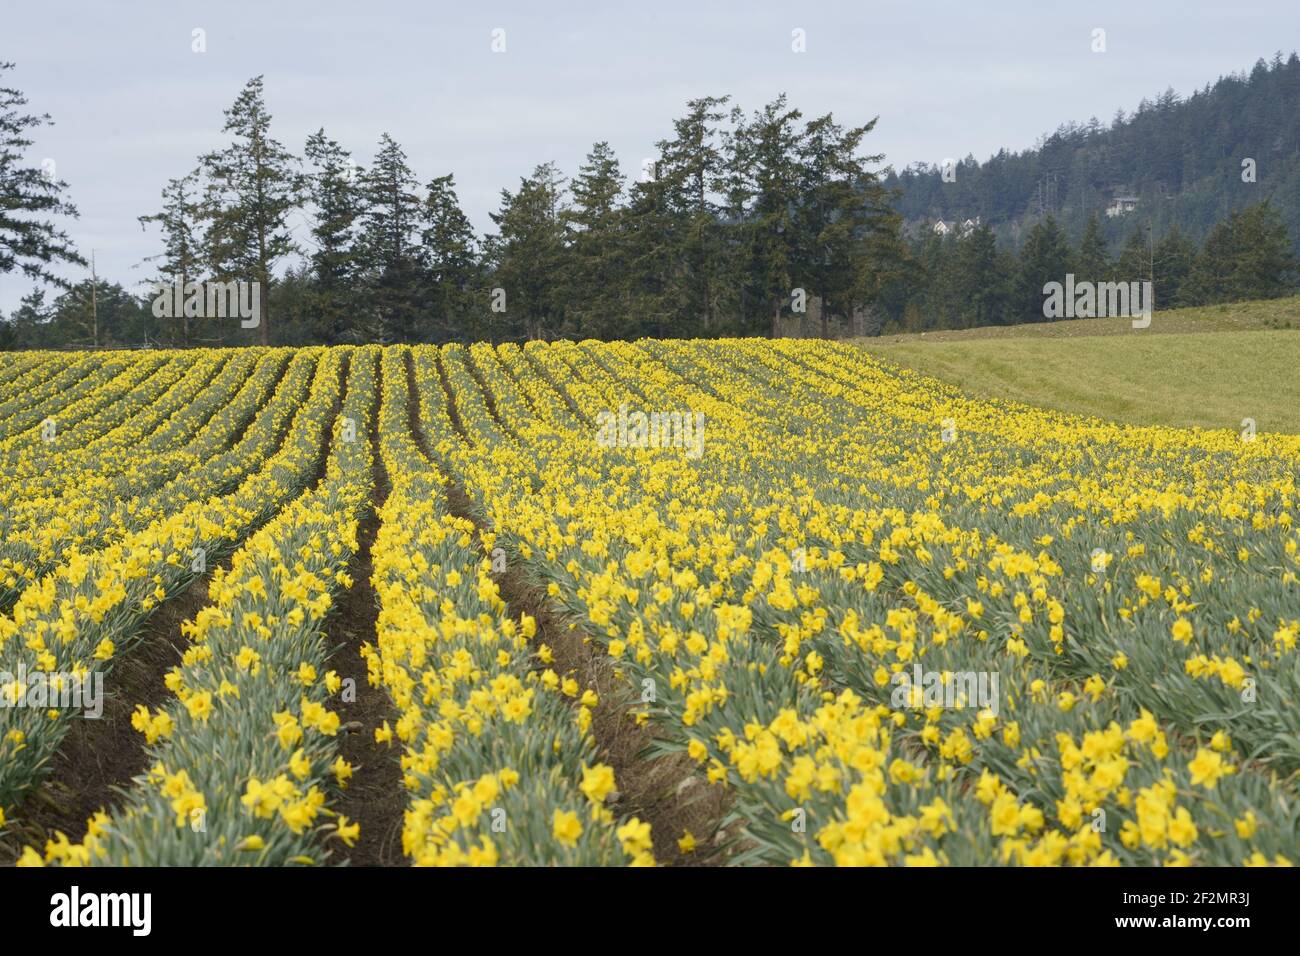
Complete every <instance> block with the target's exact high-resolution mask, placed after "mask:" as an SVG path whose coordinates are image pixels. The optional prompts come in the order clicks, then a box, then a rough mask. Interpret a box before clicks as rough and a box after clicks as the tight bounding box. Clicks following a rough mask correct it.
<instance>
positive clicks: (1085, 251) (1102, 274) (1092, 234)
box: [1074, 213, 1111, 282]
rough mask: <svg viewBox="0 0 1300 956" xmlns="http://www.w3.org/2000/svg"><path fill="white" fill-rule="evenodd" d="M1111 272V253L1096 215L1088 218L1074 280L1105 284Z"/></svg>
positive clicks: (1075, 267) (1080, 241)
mask: <svg viewBox="0 0 1300 956" xmlns="http://www.w3.org/2000/svg"><path fill="white" fill-rule="evenodd" d="M1110 270H1111V263H1110V251H1109V250H1108V249H1107V248H1106V237H1105V236H1103V235H1102V232H1101V223H1100V222H1099V221H1098V219H1097V216H1096V214H1095V213H1094V214H1093V215H1091V216H1089V217H1088V224H1087V225H1086V226H1085V227H1084V230H1083V238H1082V239H1080V240H1079V254H1078V257H1077V258H1076V260H1075V263H1074V278H1075V281H1076V282H1105V281H1106V280H1107V279H1108V278H1110Z"/></svg>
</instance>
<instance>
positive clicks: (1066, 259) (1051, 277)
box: [1012, 216, 1072, 322]
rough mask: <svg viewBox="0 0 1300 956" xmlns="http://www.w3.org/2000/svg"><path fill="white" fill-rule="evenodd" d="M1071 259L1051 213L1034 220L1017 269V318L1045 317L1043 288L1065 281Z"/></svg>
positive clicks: (1063, 235)
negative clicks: (1036, 220)
mask: <svg viewBox="0 0 1300 956" xmlns="http://www.w3.org/2000/svg"><path fill="white" fill-rule="evenodd" d="M1071 259H1072V256H1071V253H1070V247H1069V245H1068V243H1067V242H1066V241H1065V234H1064V233H1063V232H1062V231H1061V227H1060V226H1059V225H1057V223H1056V220H1055V219H1054V218H1053V217H1052V216H1048V217H1047V218H1046V219H1043V220H1042V221H1040V222H1036V223H1034V226H1033V228H1032V229H1030V230H1029V235H1028V237H1027V238H1026V239H1025V244H1024V246H1023V247H1022V248H1021V250H1020V262H1019V265H1018V267H1017V270H1016V278H1015V286H1014V291H1013V303H1012V307H1013V309H1014V310H1015V315H1016V316H1017V320H1016V321H1019V322H1042V321H1044V320H1045V316H1044V314H1043V305H1044V293H1043V287H1044V286H1045V285H1046V284H1047V283H1049V282H1061V283H1064V282H1065V276H1066V273H1068V272H1069V271H1070V263H1071Z"/></svg>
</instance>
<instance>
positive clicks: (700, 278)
mask: <svg viewBox="0 0 1300 956" xmlns="http://www.w3.org/2000/svg"><path fill="white" fill-rule="evenodd" d="M730 99H731V98H730V97H728V96H706V97H703V98H701V99H695V100H691V101H689V102H688V103H687V104H686V109H687V113H686V115H685V116H684V117H682V118H681V119H678V120H676V121H674V123H673V133H674V136H673V138H672V139H670V140H664V141H662V142H660V143H658V144H657V148H658V149H659V151H660V158H659V161H658V163H656V165H655V176H656V178H658V179H660V180H661V181H662V183H663V195H664V198H665V200H666V205H667V208H666V212H667V214H668V218H669V221H670V223H671V226H670V229H671V232H670V234H669V237H668V239H669V243H670V246H671V247H672V257H673V259H674V260H675V261H676V263H677V268H676V269H674V270H673V279H672V289H671V291H670V295H671V297H672V299H674V300H675V301H674V303H673V304H674V307H675V309H676V311H677V312H678V314H679V316H680V317H681V319H682V320H683V321H684V322H686V323H689V324H690V325H691V326H692V327H695V328H702V329H703V330H704V333H705V334H706V335H707V334H710V330H711V329H713V328H714V327H715V326H716V324H717V320H718V314H719V312H720V311H721V310H723V309H726V308H728V307H731V306H733V305H734V302H735V298H734V296H728V295H727V290H728V289H730V288H731V287H732V286H731V283H729V282H728V281H727V272H728V268H729V262H728V259H729V255H728V251H729V250H728V244H727V241H726V240H727V237H726V233H727V227H726V221H725V220H724V218H723V216H722V214H721V213H722V209H721V204H720V203H719V201H718V199H717V198H716V197H717V196H718V195H719V193H720V192H721V191H722V190H724V189H725V177H726V160H725V157H724V155H723V151H722V147H721V145H720V136H719V131H718V124H719V123H720V122H722V121H723V119H725V118H726V114H725V113H723V112H722V109H721V108H722V107H724V106H726V104H727V103H728V101H729V100H730Z"/></svg>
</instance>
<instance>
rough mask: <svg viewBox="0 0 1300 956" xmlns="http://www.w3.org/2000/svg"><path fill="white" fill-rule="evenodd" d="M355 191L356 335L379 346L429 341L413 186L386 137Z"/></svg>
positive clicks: (419, 211) (418, 205)
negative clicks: (359, 277)
mask: <svg viewBox="0 0 1300 956" xmlns="http://www.w3.org/2000/svg"><path fill="white" fill-rule="evenodd" d="M361 188H362V193H363V196H364V203H365V211H364V213H363V225H362V232H361V239H360V255H361V262H362V270H363V275H364V280H363V282H364V290H365V292H364V295H365V299H364V305H363V309H362V316H363V320H362V327H361V329H360V331H361V332H362V333H363V334H364V335H365V337H366V338H369V339H373V340H375V341H379V342H384V343H388V342H420V341H426V340H428V339H431V338H432V335H431V330H430V329H428V328H427V325H426V323H425V322H424V321H423V320H422V312H423V310H422V308H421V304H420V294H421V291H422V286H423V285H424V281H425V264H424V250H423V247H422V246H421V244H420V233H419V229H420V224H421V219H422V217H423V215H424V212H423V203H422V201H421V199H420V196H419V194H418V192H417V190H418V189H419V184H418V183H417V181H416V179H415V174H414V173H412V172H411V168H410V166H408V165H407V163H406V153H404V152H403V151H402V147H401V146H399V145H398V144H397V143H396V142H395V141H394V140H393V138H392V137H391V136H389V135H388V134H387V133H384V134H383V136H382V137H380V140H379V152H378V153H377V154H376V155H375V161H374V163H372V164H371V166H370V168H369V169H368V170H367V171H366V173H365V175H364V176H363V177H362V187H361Z"/></svg>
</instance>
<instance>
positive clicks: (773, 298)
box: [0, 65, 1294, 348]
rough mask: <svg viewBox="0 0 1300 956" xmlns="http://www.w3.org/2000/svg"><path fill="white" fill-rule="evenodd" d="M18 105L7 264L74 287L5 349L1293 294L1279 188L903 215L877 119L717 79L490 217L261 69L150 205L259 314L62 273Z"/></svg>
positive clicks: (31, 314)
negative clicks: (1074, 239) (735, 88)
mask: <svg viewBox="0 0 1300 956" xmlns="http://www.w3.org/2000/svg"><path fill="white" fill-rule="evenodd" d="M6 67H7V65H0V74H2V73H3V69H4V68H6ZM25 103H26V100H25V99H24V98H23V97H22V95H21V94H20V93H18V92H17V91H14V90H4V89H0V187H2V189H3V193H4V195H5V196H6V197H15V199H14V201H13V202H9V203H7V205H6V207H5V208H0V273H3V272H7V271H14V270H18V271H21V272H22V273H24V274H25V275H27V276H28V277H29V278H32V279H34V280H37V281H39V282H43V283H46V284H54V285H55V286H56V287H59V288H61V291H59V292H56V293H55V294H53V295H52V296H50V295H48V293H47V291H46V290H45V289H44V288H39V287H38V288H36V289H35V290H34V291H33V292H32V293H31V294H30V295H29V296H27V297H26V298H25V299H24V300H23V301H22V303H21V305H20V306H19V308H18V309H16V310H15V311H14V312H13V313H12V314H11V315H10V316H8V318H7V320H6V321H4V322H3V323H0V348H50V347H64V346H69V347H86V346H91V345H97V346H112V345H128V346H138V345H141V344H151V345H165V346H178V347H185V346H195V345H238V344H254V343H262V344H285V345H302V344H311V343H324V344H335V343H348V342H365V341H377V342H385V343H387V342H435V343H436V342H448V341H473V340H483V339H486V340H493V341H503V340H515V341H519V340H524V339H529V338H557V337H566V338H587V337H590V338H600V339H616V338H621V339H630V338H636V337H639V336H655V337H695V336H699V337H709V336H724V335H777V334H803V335H822V336H826V335H831V334H842V333H844V332H846V331H847V332H854V333H858V334H868V335H869V334H878V333H880V332H881V331H882V330H893V329H906V330H922V329H931V328H933V329H939V328H957V327H965V326H970V325H987V324H1011V323H1016V322H1027V321H1040V320H1042V318H1043V289H1042V287H1043V285H1044V283H1046V282H1049V281H1061V280H1062V279H1063V278H1064V276H1065V274H1066V273H1074V274H1075V275H1076V278H1079V279H1092V280H1093V281H1107V280H1110V279H1117V280H1122V281H1137V280H1141V279H1151V280H1153V281H1154V283H1155V287H1156V296H1157V302H1158V305H1159V307H1161V308H1169V307H1173V306H1176V305H1191V304H1201V303H1209V302H1220V301H1230V300H1234V299H1241V298H1257V297H1268V296H1274V295H1281V294H1285V293H1286V292H1288V291H1290V290H1291V289H1292V283H1293V280H1294V269H1293V265H1294V263H1293V260H1292V258H1291V255H1290V247H1291V240H1290V237H1289V236H1288V234H1287V230H1286V227H1285V226H1284V225H1283V224H1282V222H1281V220H1280V218H1279V216H1278V213H1277V211H1276V209H1275V208H1274V207H1273V206H1272V205H1270V204H1269V203H1267V202H1265V203H1260V204H1256V205H1254V206H1251V207H1249V208H1245V209H1242V210H1238V211H1234V212H1232V213H1231V214H1229V215H1228V216H1226V217H1225V218H1224V219H1223V220H1222V221H1221V222H1219V224H1218V225H1216V226H1215V227H1214V229H1213V230H1212V231H1211V232H1210V234H1209V235H1208V236H1207V237H1206V239H1205V241H1204V243H1203V244H1201V245H1200V246H1199V247H1198V246H1197V245H1196V244H1195V243H1193V242H1192V240H1191V239H1190V238H1188V237H1187V236H1185V235H1184V234H1183V233H1182V232H1181V231H1180V230H1179V229H1177V228H1176V227H1175V228H1171V229H1169V230H1168V231H1166V232H1165V233H1163V234H1162V235H1158V236H1157V235H1153V232H1154V230H1153V229H1151V228H1149V227H1148V228H1146V229H1142V228H1137V229H1134V230H1133V231H1132V233H1131V235H1130V236H1129V237H1128V239H1127V241H1125V242H1124V243H1123V245H1122V246H1121V247H1120V248H1119V249H1118V250H1115V251H1114V252H1112V250H1111V248H1110V244H1109V242H1108V239H1107V237H1106V234H1105V232H1104V228H1103V224H1102V223H1101V222H1100V221H1099V220H1098V218H1097V217H1096V216H1095V215H1094V216H1093V217H1091V218H1090V219H1089V220H1088V222H1087V224H1086V227H1085V229H1084V233H1083V236H1082V237H1081V240H1080V242H1079V243H1078V244H1077V246H1072V245H1071V243H1070V242H1069V241H1068V238H1067V236H1066V233H1065V230H1064V229H1063V227H1062V226H1061V225H1060V224H1059V223H1058V221H1057V220H1056V219H1055V218H1054V217H1053V216H1051V215H1047V216H1044V217H1042V218H1040V219H1038V220H1037V221H1036V222H1034V224H1033V225H1032V226H1031V227H1030V228H1028V229H1027V231H1026V234H1025V237H1024V240H1023V242H1022V243H1021V244H1020V248H1019V250H1018V251H1017V250H1016V249H1015V248H1014V247H1012V246H1011V244H1009V243H1005V242H999V240H998V237H997V236H996V235H995V233H994V231H993V230H992V229H990V228H989V226H988V225H987V224H985V225H982V226H980V227H979V228H976V229H974V230H972V231H970V232H968V233H965V234H962V235H960V237H959V236H958V235H957V234H952V235H949V236H947V237H939V236H936V235H934V234H933V233H932V232H930V231H929V230H922V231H920V233H919V234H917V233H915V232H913V234H912V236H911V237H910V238H909V236H908V234H907V233H906V232H905V230H904V228H903V220H902V217H901V216H900V214H899V213H898V212H897V211H896V209H895V207H894V204H895V203H897V202H898V201H899V197H898V195H897V193H896V191H891V190H890V189H889V188H887V187H886V185H885V181H884V178H883V177H884V176H886V175H888V170H887V169H881V168H880V164H881V162H882V160H883V157H882V156H880V155H876V154H870V153H868V152H866V151H865V149H864V144H865V142H866V140H867V137H868V136H869V134H870V133H871V131H872V130H873V128H874V126H875V120H872V121H870V122H867V123H865V124H863V125H860V126H845V125H842V124H840V123H838V122H837V121H836V120H835V118H834V116H833V115H831V114H826V115H824V116H816V117H812V118H807V117H805V116H804V115H803V114H802V112H801V111H800V110H798V109H796V108H794V107H792V106H791V105H790V104H789V103H788V102H787V99H786V97H785V96H784V95H782V96H779V97H777V98H776V99H775V100H774V101H773V102H771V103H769V104H767V105H765V106H763V107H762V108H760V109H758V110H756V111H753V112H749V113H746V112H745V111H743V110H742V109H740V108H739V106H737V105H735V104H733V103H732V102H731V100H730V98H729V97H726V96H717V97H703V98H700V99H695V100H691V101H690V102H688V103H687V105H686V109H685V112H684V115H682V116H681V117H680V118H678V119H677V120H675V121H674V122H673V123H672V129H671V132H670V133H669V135H667V136H666V137H665V138H664V139H662V140H660V141H659V142H657V143H656V144H655V156H654V157H653V159H652V160H650V161H648V162H647V163H646V165H645V167H644V168H643V169H641V170H634V171H631V172H630V173H629V172H625V171H624V170H623V169H622V168H621V166H620V163H619V160H618V158H617V156H616V155H615V154H614V151H613V150H612V149H611V148H610V146H609V144H608V143H606V142H597V143H595V144H594V145H593V146H592V148H591V150H590V151H589V153H588V154H587V156H586V158H585V160H584V161H583V162H582V164H581V165H580V166H579V167H578V169H577V171H576V173H575V174H574V175H573V176H572V177H571V178H569V177H566V176H565V175H564V173H563V172H562V171H561V170H560V169H559V168H558V167H557V166H556V165H555V164H554V163H543V164H541V165H539V166H537V167H536V168H535V169H534V170H533V171H532V172H531V173H530V174H529V175H527V176H525V177H523V178H521V179H520V180H519V183H518V186H517V187H516V188H515V189H514V190H510V189H503V190H502V191H501V195H500V202H499V206H498V208H497V209H496V211H494V212H493V213H492V214H491V221H492V225H493V229H492V230H491V231H490V232H489V233H488V234H487V235H485V236H479V235H477V234H476V232H475V230H474V228H473V227H472V225H471V223H470V221H469V219H468V217H467V216H466V215H465V212H464V210H463V209H462V207H461V204H460V201H459V199H458V197H457V193H456V184H455V179H454V177H453V176H452V174H450V173H443V174H442V175H439V176H435V177H433V178H431V179H422V178H421V177H419V176H417V174H416V173H415V171H414V170H413V169H412V167H411V164H410V162H409V160H408V158H407V156H406V154H405V152H404V151H403V149H402V147H401V145H400V144H399V143H398V142H396V141H395V140H394V139H393V138H392V137H391V136H389V135H388V134H386V133H385V134H383V135H382V136H381V137H380V140H379V144H378V148H377V151H376V153H375V155H374V159H373V160H372V161H371V162H370V163H369V165H368V166H363V165H361V164H360V163H358V162H357V161H356V160H355V159H354V157H353V156H352V155H351V153H350V152H349V151H348V149H347V148H346V147H344V146H343V145H342V144H340V143H339V142H337V141H336V140H334V139H333V138H331V137H330V136H329V135H328V134H327V133H326V131H325V130H324V129H319V130H317V131H316V132H315V133H313V134H311V135H310V136H309V137H308V138H307V139H306V141H305V143H304V144H303V148H302V150H301V153H300V154H299V153H297V152H295V151H294V150H292V149H290V148H289V147H287V146H286V145H285V144H284V143H283V142H281V140H279V139H278V138H276V136H275V135H274V133H273V130H272V116H271V114H270V111H269V110H268V108H267V106H266V102H265V91H264V86H263V80H262V78H261V77H255V78H253V79H252V80H250V81H249V82H248V84H247V85H246V86H245V87H244V89H243V90H242V91H241V92H240V94H239V96H238V97H237V98H236V99H235V101H234V103H233V104H232V105H231V106H230V108H229V109H227V110H226V111H225V122H224V126H223V130H224V133H225V134H226V135H227V136H228V138H229V140H228V144H227V145H226V146H224V147H223V148H221V149H219V150H215V151H213V152H211V153H208V154H205V155H202V156H200V157H198V159H197V161H196V164H195V166H194V168H193V169H192V170H190V171H189V172H187V173H185V174H184V175H181V176H179V177H177V178H174V179H172V180H170V181H169V182H168V183H167V184H166V185H165V186H164V187H163V189H162V190H161V195H160V201H159V203H158V207H157V208H156V209H155V210H154V211H152V212H148V213H145V214H143V215H141V216H140V222H141V225H142V227H145V228H153V229H155V230H156V231H157V235H158V238H159V247H158V249H159V251H158V252H157V254H156V255H154V256H152V257H150V259H149V260H148V262H149V264H150V267H151V272H152V278H153V279H155V280H156V281H157V282H159V283H166V284H172V283H177V284H179V285H180V286H181V287H182V288H188V285H189V284H190V283H206V282H216V283H232V282H256V283H259V284H260V288H261V290H262V293H261V315H260V321H259V322H258V324H257V326H256V327H255V328H253V329H250V330H245V329H241V328H240V326H239V323H237V322H234V321H232V320H231V319H229V318H222V317H216V316H212V315H210V314H207V313H206V312H205V311H204V310H203V309H202V308H201V307H197V308H195V309H194V310H193V312H192V313H191V312H190V311H189V310H185V309H182V310H180V313H179V314H176V315H174V316H159V315H157V314H155V311H156V310H155V308H154V302H153V293H152V292H149V291H146V292H144V293H143V294H142V293H141V292H140V291H138V290H137V291H131V290H128V289H126V288H124V287H123V286H122V285H120V284H118V283H115V282H105V281H102V280H95V281H87V282H78V283H67V282H62V281H60V280H59V279H58V278H57V277H56V276H55V275H54V273H53V271H52V269H53V266H54V265H55V264H57V263H60V262H62V263H65V264H73V265H84V264H85V261H84V259H82V257H81V256H80V255H79V254H78V253H77V251H76V250H75V248H73V246H72V243H71V242H70V241H69V240H68V238H67V236H66V234H65V233H63V232H61V231H59V230H57V229H56V228H55V227H54V226H52V225H50V224H49V223H48V221H47V220H48V217H49V216H52V215H64V216H70V215H75V214H76V210H75V207H73V206H72V204H71V203H70V202H69V201H68V200H67V198H66V195H65V194H66V190H67V185H66V184H65V183H62V182H57V181H55V180H53V178H52V177H50V176H48V175H46V174H45V173H44V172H43V171H42V170H39V169H33V168H29V167H24V166H23V165H22V162H21V157H22V153H23V151H24V149H25V147H26V146H27V145H30V140H29V133H28V131H29V130H30V129H31V128H33V127H34V126H39V125H41V124H42V123H44V122H48V121H49V118H48V117H44V116H32V115H27V114H25V113H24V112H23V110H22V107H23V106H24V105H25ZM9 210H16V211H17V212H18V213H21V215H15V214H14V213H12V212H10V211H9ZM304 220H305V222H306V223H307V228H306V230H305V232H302V231H295V229H294V228H292V224H293V223H297V222H299V221H304Z"/></svg>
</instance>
